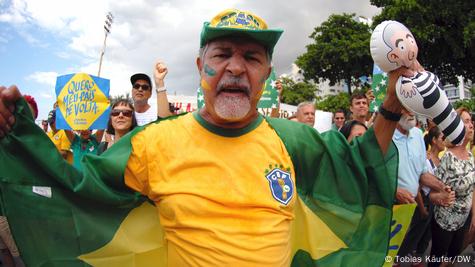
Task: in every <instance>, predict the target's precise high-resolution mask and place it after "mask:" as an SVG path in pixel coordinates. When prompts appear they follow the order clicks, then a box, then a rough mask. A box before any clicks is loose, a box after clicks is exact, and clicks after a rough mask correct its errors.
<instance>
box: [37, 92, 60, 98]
mask: <svg viewBox="0 0 475 267" xmlns="http://www.w3.org/2000/svg"><path fill="white" fill-rule="evenodd" d="M40 96H41V97H43V98H46V99H53V98H55V97H56V96H53V95H52V94H47V93H40Z"/></svg>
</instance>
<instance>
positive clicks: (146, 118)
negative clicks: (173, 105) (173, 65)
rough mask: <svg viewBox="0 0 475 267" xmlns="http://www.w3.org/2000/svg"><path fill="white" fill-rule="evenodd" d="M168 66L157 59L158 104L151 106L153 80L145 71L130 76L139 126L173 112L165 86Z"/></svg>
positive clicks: (155, 73) (155, 72)
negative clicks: (149, 101)
mask: <svg viewBox="0 0 475 267" xmlns="http://www.w3.org/2000/svg"><path fill="white" fill-rule="evenodd" d="M167 73H168V68H167V66H166V65H165V63H163V62H162V61H157V63H156V64H155V68H154V78H155V86H156V89H155V92H156V94H157V106H151V105H150V104H149V103H148V100H149V99H150V97H151V96H152V82H151V80H150V77H149V76H148V75H147V74H145V73H136V74H134V75H132V76H131V77H130V82H131V83H132V99H133V101H134V108H135V118H136V119H137V124H138V125H139V126H142V125H145V124H147V123H149V122H152V121H155V120H157V118H165V117H168V116H170V115H172V113H171V112H170V109H169V104H168V98H167V89H166V88H165V82H164V79H165V76H166V75H167Z"/></svg>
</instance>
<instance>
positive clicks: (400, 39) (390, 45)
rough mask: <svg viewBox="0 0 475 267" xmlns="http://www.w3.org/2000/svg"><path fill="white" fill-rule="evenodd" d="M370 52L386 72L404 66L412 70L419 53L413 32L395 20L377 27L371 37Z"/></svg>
mask: <svg viewBox="0 0 475 267" xmlns="http://www.w3.org/2000/svg"><path fill="white" fill-rule="evenodd" d="M370 50H371V56H372V57H373V60H374V62H375V63H376V65H378V66H379V67H380V68H381V69H382V70H383V71H385V72H390V71H392V70H395V69H397V68H399V67H402V66H405V67H408V68H410V67H411V66H412V64H414V62H415V61H416V59H417V52H418V48H417V44H416V40H415V39H414V36H413V35H412V33H411V31H409V29H408V28H406V26H404V25H403V24H401V23H399V22H397V21H394V20H386V21H383V22H381V23H380V24H379V25H378V26H376V28H375V29H374V31H373V34H372V35H371V41H370Z"/></svg>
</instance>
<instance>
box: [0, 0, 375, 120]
mask: <svg viewBox="0 0 475 267" xmlns="http://www.w3.org/2000/svg"><path fill="white" fill-rule="evenodd" d="M226 8H238V9H242V10H247V11H251V12H253V13H255V14H257V15H259V16H261V17H262V18H264V19H265V20H266V21H267V23H268V25H269V27H271V28H281V29H283V30H284V34H283V35H282V37H281V39H280V41H279V43H278V44H277V46H276V48H275V52H274V65H275V69H276V73H277V75H280V74H283V73H289V72H290V71H291V69H292V63H293V62H294V61H295V60H296V58H297V56H298V55H300V54H302V53H303V52H305V46H306V45H307V44H308V43H309V42H310V39H309V38H308V36H309V35H310V34H311V33H312V31H313V29H314V27H315V26H318V25H319V24H320V23H321V22H323V21H325V20H326V19H327V18H328V16H329V15H331V14H333V13H344V12H345V13H356V15H359V16H365V17H372V16H374V15H376V14H378V13H379V9H377V8H375V7H374V6H371V5H370V3H369V0H345V1H344V0H333V1H332V0H292V1H278V0H261V1H244V0H226V1H222V0H186V1H185V0H174V1H165V0H164V1H152V0H149V1H147V0H134V1H129V0H110V1H97V0H81V1H68V0H41V1H35V0H30V1H27V0H0V63H1V64H0V85H5V86H8V85H11V84H17V85H18V86H19V87H20V89H21V91H22V93H27V94H31V95H33V96H34V97H35V98H36V99H37V102H38V103H39V108H40V116H39V119H43V118H46V116H47V113H48V111H49V110H50V109H51V107H52V104H53V102H54V97H55V95H54V84H55V82H56V77H57V76H58V75H64V74H69V73H75V72H87V73H89V74H93V75H97V71H98V68H99V56H100V51H101V49H102V45H103V40H104V30H103V25H104V19H105V15H106V14H107V12H109V11H110V12H112V13H113V15H114V22H113V25H112V29H111V34H110V35H109V37H108V39H107V48H106V52H105V56H104V59H103V65H102V70H101V77H104V78H108V79H110V80H111V94H112V95H117V94H124V93H125V92H129V91H130V88H131V85H130V82H129V77H130V75H131V74H133V73H136V72H145V73H148V74H149V75H151V74H152V68H153V66H154V62H155V61H156V60H157V59H161V60H164V61H165V62H166V63H167V65H168V68H169V73H168V76H167V78H166V86H167V88H168V92H169V94H175V93H176V94H178V95H180V94H184V95H192V94H194V93H195V92H196V88H197V85H198V83H199V78H198V72H197V70H196V65H195V59H196V55H197V52H198V48H199V36H200V31H201V27H202V25H203V22H204V21H209V20H210V19H211V18H212V17H213V16H214V15H216V14H217V13H218V12H220V11H222V10H224V9H226Z"/></svg>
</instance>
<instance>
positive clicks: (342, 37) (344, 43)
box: [296, 14, 373, 94]
mask: <svg viewBox="0 0 475 267" xmlns="http://www.w3.org/2000/svg"><path fill="white" fill-rule="evenodd" d="M354 16H355V14H343V15H336V14H334V15H331V16H330V17H329V18H328V20H327V21H325V22H323V23H322V24H321V25H320V26H319V27H316V28H315V30H314V32H313V33H312V34H311V35H310V38H312V39H313V40H314V41H315V42H314V43H312V44H310V45H307V52H305V53H304V54H303V55H301V56H299V57H298V58H297V61H296V64H297V65H298V66H299V67H300V68H301V69H302V70H303V75H304V77H305V79H312V80H314V81H316V82H318V81H320V80H329V81H330V85H334V84H335V83H337V82H340V81H341V80H345V82H346V83H347V84H348V93H349V94H351V85H352V84H354V83H352V81H355V80H358V79H357V78H358V77H361V76H364V75H368V74H370V73H371V71H372V68H373V60H372V59H371V55H370V52H369V39H370V37H371V32H370V27H369V26H368V25H366V24H364V23H360V22H357V21H356V20H355V19H354ZM352 78H353V79H352Z"/></svg>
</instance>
